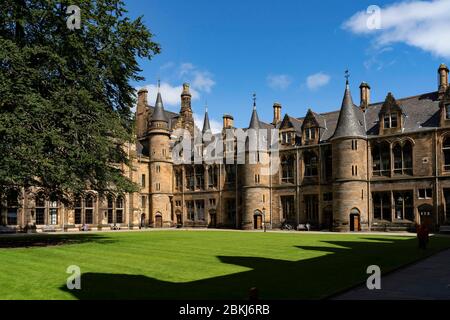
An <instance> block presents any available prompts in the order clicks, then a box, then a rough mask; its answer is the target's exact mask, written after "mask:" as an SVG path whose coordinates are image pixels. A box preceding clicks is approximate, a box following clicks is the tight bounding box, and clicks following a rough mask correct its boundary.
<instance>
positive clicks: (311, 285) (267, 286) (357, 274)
mask: <svg viewBox="0 0 450 320" xmlns="http://www.w3.org/2000/svg"><path fill="white" fill-rule="evenodd" d="M363 240H368V241H367V242H358V241H323V242H322V243H323V244H324V246H301V245H299V246H297V248H299V249H300V250H312V251H319V252H323V253H325V254H324V255H321V256H319V257H315V258H310V259H305V260H298V261H286V260H278V259H268V258H259V257H233V256H219V257H218V259H219V260H220V261H221V262H222V263H226V264H233V265H239V266H244V267H248V268H251V270H248V271H244V272H239V273H234V274H229V275H224V276H218V277H213V278H208V279H202V280H197V281H191V282H186V283H174V282H167V281H161V280H158V279H155V278H149V277H146V276H142V275H129V274H104V273H85V274H83V275H82V278H81V286H82V288H81V290H68V289H67V288H66V286H65V285H64V286H61V287H60V289H61V290H63V291H66V292H70V293H71V294H72V295H73V296H74V297H76V298H78V299H193V300H196V299H219V300H220V299H247V298H248V292H249V289H250V288H252V287H257V288H258V290H259V293H260V298H261V299H322V298H326V297H327V296H329V295H331V294H333V293H336V292H338V291H341V290H343V289H346V288H348V287H350V286H353V285H356V284H358V283H361V282H364V281H365V280H366V279H367V277H368V275H367V273H366V269H367V267H368V266H369V265H373V264H376V265H379V266H380V267H381V270H382V272H386V271H389V270H392V269H393V268H397V267H399V266H401V265H403V264H406V263H409V262H412V261H414V260H416V259H418V258H423V257H425V256H428V255H430V254H432V253H435V252H437V251H438V250H439V249H440V248H442V247H444V246H447V247H448V246H449V244H450V242H449V241H445V242H444V240H439V239H432V240H431V244H430V247H429V249H427V251H426V252H424V251H421V250H419V249H418V248H417V240H416V239H415V238H407V239H405V238H398V239H392V238H390V239H384V238H364V239H363ZM438 240H439V241H438ZM300 241H301V240H300ZM327 245H332V246H331V247H330V246H327ZM205 267H207V266H205ZM174 272H183V270H180V269H174Z"/></svg>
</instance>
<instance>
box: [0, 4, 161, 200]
mask: <svg viewBox="0 0 450 320" xmlns="http://www.w3.org/2000/svg"><path fill="white" fill-rule="evenodd" d="M71 4H74V3H73V2H72V1H67V0H58V1H57V0H3V1H1V2H0V188H1V190H2V191H3V192H1V193H3V194H4V193H5V190H7V189H10V188H17V187H30V186H36V187H40V188H43V190H45V191H46V192H47V193H48V194H53V195H55V194H56V195H57V196H58V198H60V199H62V200H63V199H65V197H66V196H67V195H68V194H73V193H79V192H82V191H83V190H86V189H93V190H98V191H99V192H105V191H111V190H114V191H122V192H129V191H133V190H135V185H134V184H133V183H132V182H131V181H130V180H129V179H128V178H127V177H126V176H124V175H123V172H122V170H121V166H118V165H117V164H119V163H122V164H125V165H128V164H129V163H130V158H129V156H128V154H127V150H126V148H124V145H126V143H128V142H131V141H132V137H133V121H132V113H131V107H132V105H133V103H134V96H135V90H134V88H133V86H132V85H131V82H133V81H141V80H143V78H142V77H141V76H140V72H141V70H140V68H139V65H138V58H145V59H151V58H152V57H153V56H154V55H155V54H158V53H159V52H160V47H159V45H158V44H157V43H155V42H153V41H152V38H153V34H152V33H151V32H150V31H149V30H148V28H147V27H146V26H145V25H144V23H143V20H142V17H139V18H137V19H134V20H133V19H130V18H129V17H128V16H127V11H126V9H125V5H124V3H123V2H122V1H120V0H77V1H76V3H75V4H76V5H77V6H78V7H79V8H80V9H81V29H75V30H70V29H69V28H68V27H67V19H68V17H69V16H70V14H67V13H66V10H67V7H68V6H69V5H71Z"/></svg>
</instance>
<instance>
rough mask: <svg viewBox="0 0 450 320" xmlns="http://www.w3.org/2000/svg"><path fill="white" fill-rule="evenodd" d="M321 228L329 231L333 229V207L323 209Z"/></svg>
mask: <svg viewBox="0 0 450 320" xmlns="http://www.w3.org/2000/svg"><path fill="white" fill-rule="evenodd" d="M322 224H323V228H324V229H328V230H330V231H331V229H332V228H333V207H332V206H327V207H325V208H323V223H322Z"/></svg>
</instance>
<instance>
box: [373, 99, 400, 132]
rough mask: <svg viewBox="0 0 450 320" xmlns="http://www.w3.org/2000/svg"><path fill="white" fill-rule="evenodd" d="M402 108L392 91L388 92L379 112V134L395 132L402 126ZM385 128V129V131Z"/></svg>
mask: <svg viewBox="0 0 450 320" xmlns="http://www.w3.org/2000/svg"><path fill="white" fill-rule="evenodd" d="M402 115H403V110H402V107H401V105H400V104H399V103H398V102H397V100H395V98H394V96H393V95H392V93H388V95H387V97H386V100H385V101H384V103H383V106H382V107H381V110H380V113H379V120H380V126H379V128H380V131H379V134H380V135H383V134H385V133H392V132H397V131H398V130H399V129H401V128H402V127H403V119H402ZM385 130H386V131H385Z"/></svg>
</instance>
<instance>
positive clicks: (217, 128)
mask: <svg viewBox="0 0 450 320" xmlns="http://www.w3.org/2000/svg"><path fill="white" fill-rule="evenodd" d="M193 117H194V122H195V125H196V126H197V127H198V128H199V129H200V130H202V129H203V120H204V118H205V115H204V114H198V113H194V114H193ZM209 125H210V126H211V131H212V133H219V132H221V131H222V122H221V121H217V120H215V119H212V118H211V116H209Z"/></svg>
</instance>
